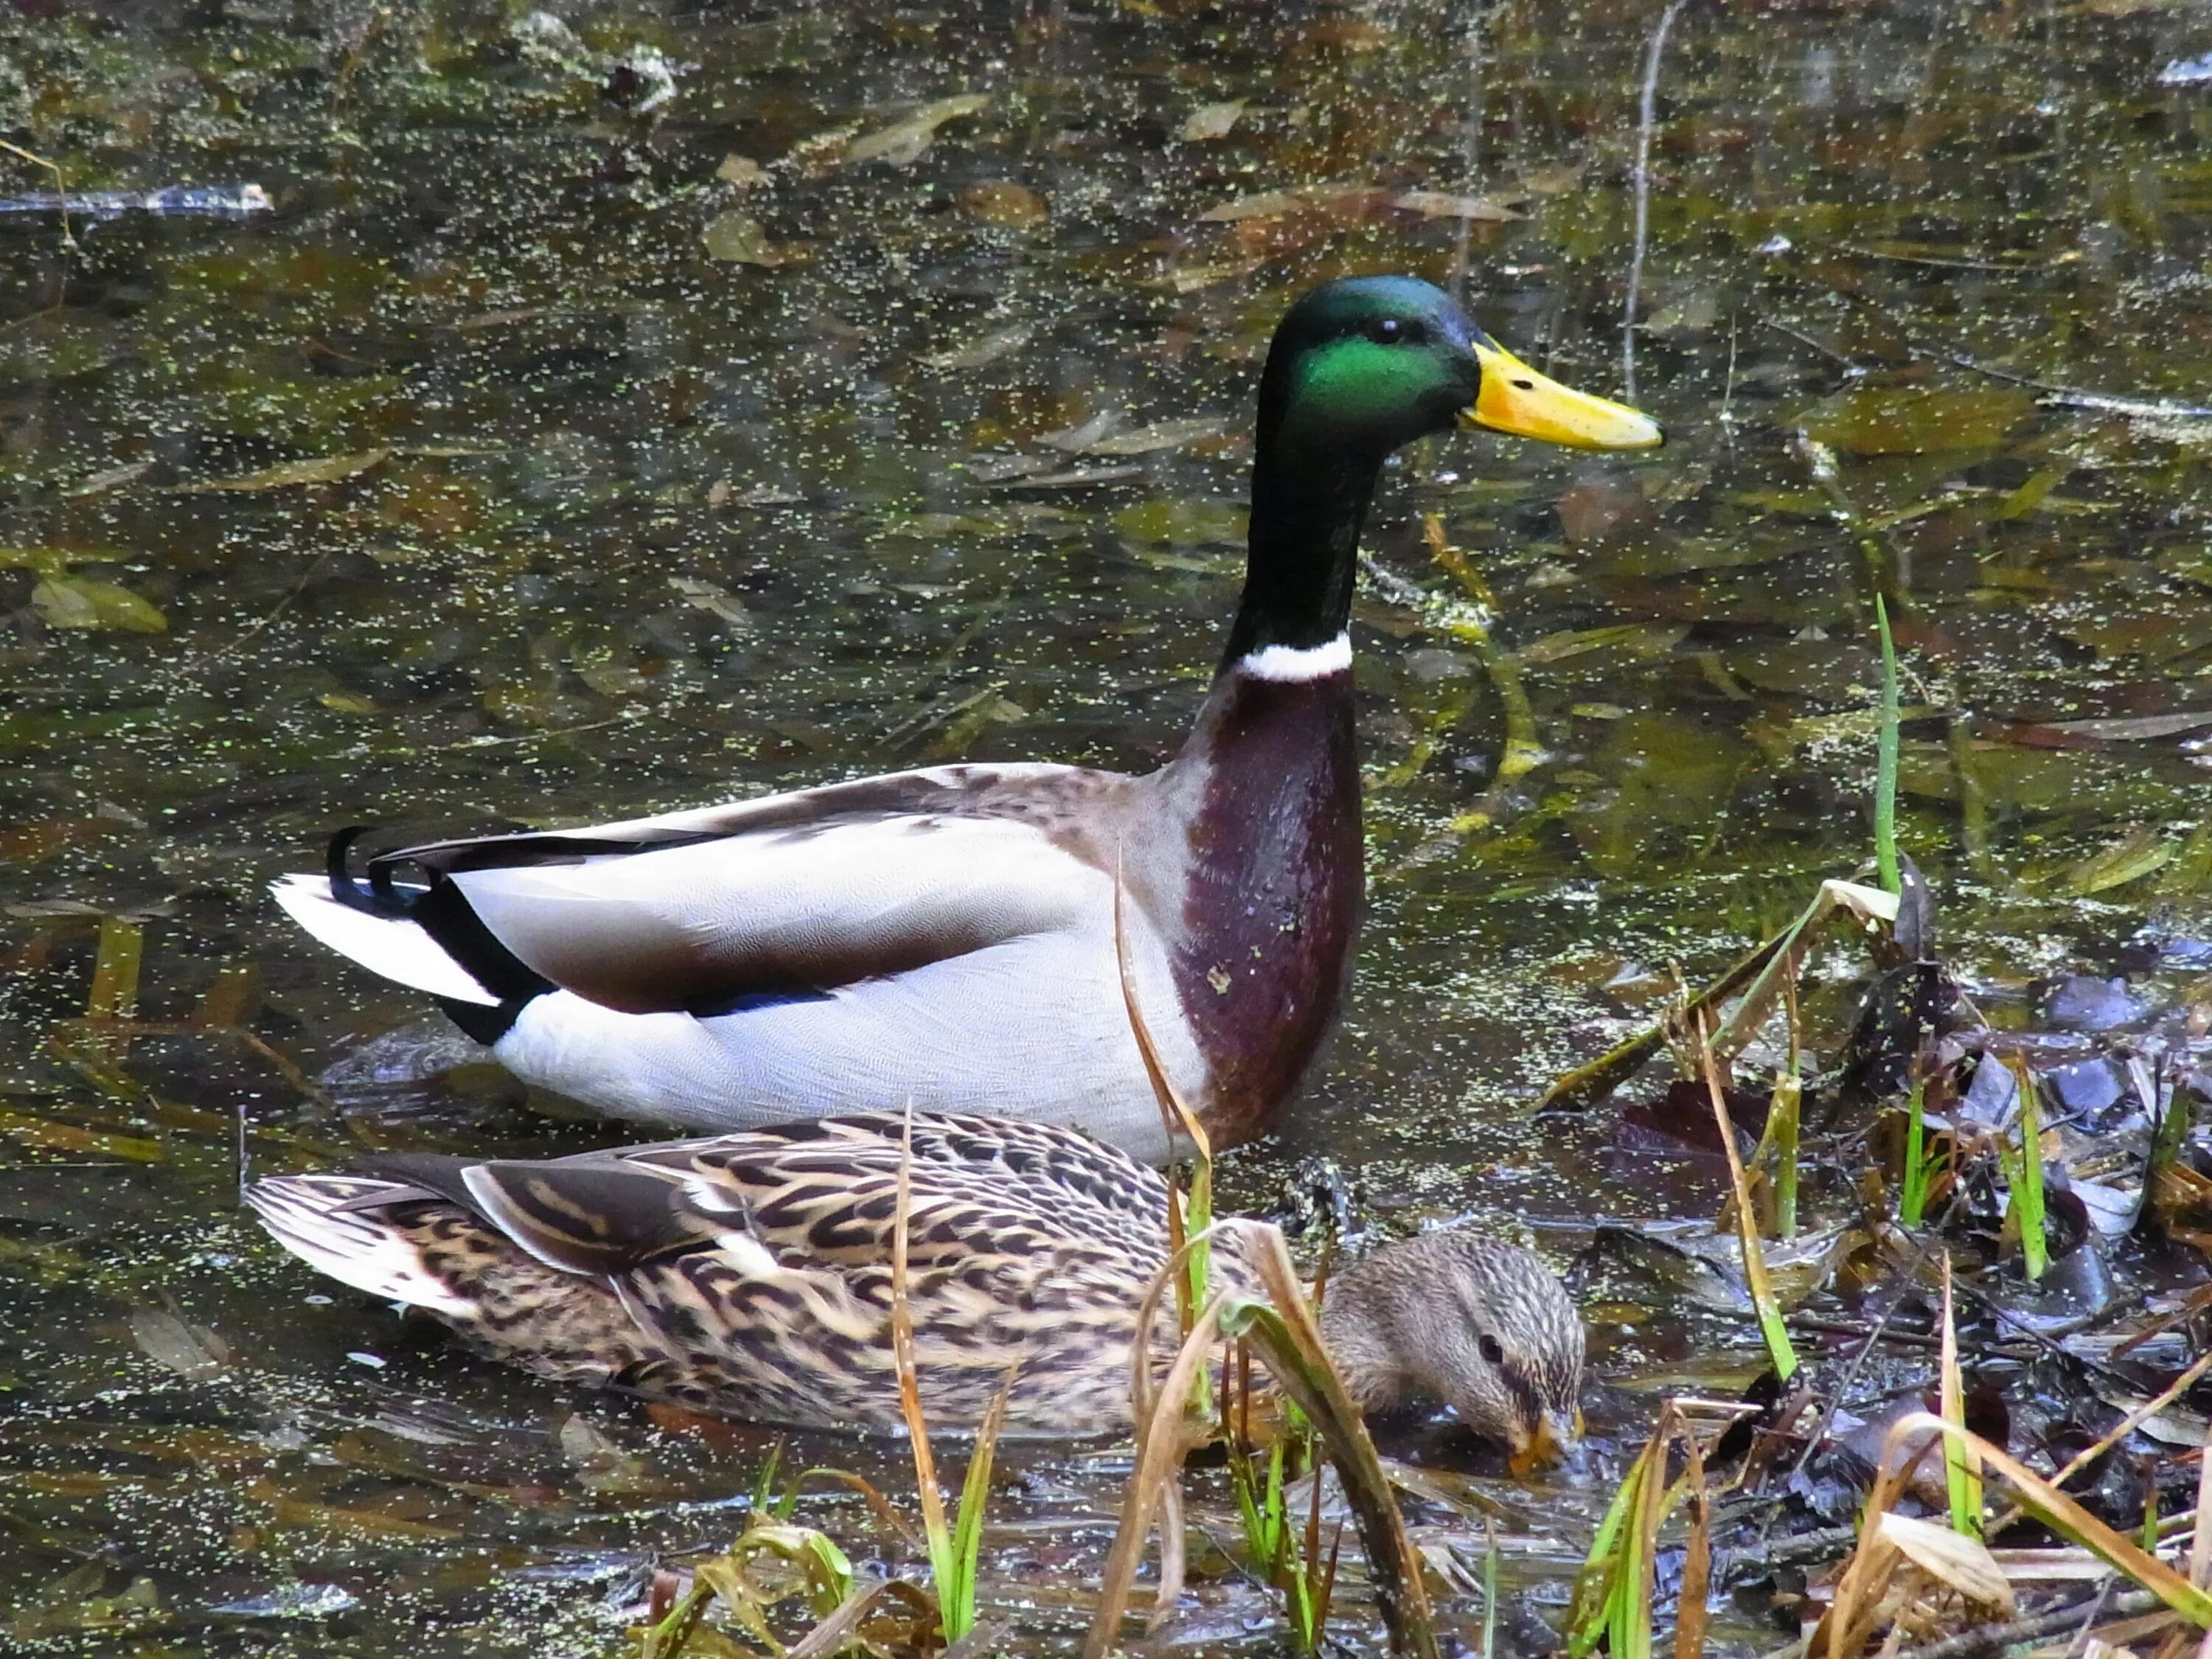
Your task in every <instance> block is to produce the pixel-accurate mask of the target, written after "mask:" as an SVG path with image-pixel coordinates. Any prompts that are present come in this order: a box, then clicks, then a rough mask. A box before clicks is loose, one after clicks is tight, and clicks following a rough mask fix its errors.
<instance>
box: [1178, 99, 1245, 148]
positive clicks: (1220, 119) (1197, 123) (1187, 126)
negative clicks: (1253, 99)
mask: <svg viewBox="0 0 2212 1659" xmlns="http://www.w3.org/2000/svg"><path fill="white" fill-rule="evenodd" d="M1248 102H1249V100H1247V99H1243V98H1231V99H1229V100H1226V101H1225V102H1223V103H1218V104H1200V106H1198V107H1197V108H1196V109H1194V110H1193V111H1192V112H1190V113H1189V115H1188V116H1187V117H1185V118H1184V120H1183V124H1182V125H1181V126H1180V127H1177V128H1176V137H1178V138H1180V139H1182V141H1183V142H1184V143H1192V144H1202V143H1206V141H1207V140H1209V139H1212V138H1226V137H1228V136H1229V135H1230V133H1231V131H1232V130H1234V129H1235V127H1236V125H1237V122H1238V121H1240V120H1242V119H1243V116H1244V106H1245V105H1246V103H1248Z"/></svg>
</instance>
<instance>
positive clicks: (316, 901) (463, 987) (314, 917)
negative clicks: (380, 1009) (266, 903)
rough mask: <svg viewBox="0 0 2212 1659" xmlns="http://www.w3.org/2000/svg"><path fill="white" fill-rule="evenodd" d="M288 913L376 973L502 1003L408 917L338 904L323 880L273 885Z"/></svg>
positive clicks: (445, 993) (440, 993) (432, 990)
mask: <svg viewBox="0 0 2212 1659" xmlns="http://www.w3.org/2000/svg"><path fill="white" fill-rule="evenodd" d="M269 890H270V893H272V894H274V895H275V896H276V902H277V903H279V904H281V905H282V906H283V907H284V914H285V915H288V916H289V917H291V918H292V920H293V921H296V922H298V923H299V924H300V926H301V927H304V928H306V929H307V931H308V932H309V933H312V934H313V935H314V936H315V938H316V939H318V940H319V941H320V942H321V943H323V944H325V945H329V946H330V947H331V950H333V951H337V953H338V954H339V955H340V956H343V957H352V958H353V959H354V960H355V961H356V962H357V963H360V964H361V965H362V967H364V968H366V969H368V971H369V972H371V973H372V974H381V975H383V976H384V977H385V978H386V979H388V980H392V981H395V982H397V983H398V984H401V985H405V986H409V987H412V988H413V989H415V990H417V991H427V992H428V993H429V994H430V995H432V996H434V997H447V998H449V999H451V1000H453V1001H455V1002H476V1003H481V1004H483V1006H485V1007H487V1008H496V1007H497V1006H499V999H498V998H497V997H495V996H494V995H493V994H491V993H490V992H489V991H487V990H485V989H484V987H483V986H482V985H480V984H478V983H477V977H476V975H474V974H471V972H469V970H468V969H465V968H464V967H462V966H461V964H460V963H458V962H455V961H454V960H453V957H449V956H447V954H446V951H445V948H444V947H443V946H442V945H440V944H439V943H438V942H437V941H436V940H435V939H432V938H431V937H430V936H429V935H428V933H424V932H423V931H422V929H421V928H420V927H416V925H415V924H414V923H413V922H411V921H408V920H406V918H404V916H376V915H370V914H369V913H368V911H366V910H356V909H354V908H351V907H350V906H348V905H343V904H340V903H339V902H337V900H336V899H334V898H332V897H331V889H330V884H329V882H328V881H327V880H326V879H325V878H323V877H321V876H285V877H283V878H281V879H279V880H276V881H273V882H271V883H270V884H269Z"/></svg>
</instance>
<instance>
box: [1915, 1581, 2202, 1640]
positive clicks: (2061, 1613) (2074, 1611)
mask: <svg viewBox="0 0 2212 1659" xmlns="http://www.w3.org/2000/svg"><path fill="white" fill-rule="evenodd" d="M2110 1588H2111V1580H2109V1579H2108V1580H2106V1583H2105V1585H2104V1588H2103V1589H2100V1591H2099V1593H2098V1595H2097V1596H2096V1597H2095V1599H2094V1600H2093V1601H2089V1602H2087V1603H2086V1604H2085V1603H2082V1602H2080V1601H2076V1602H2075V1603H2074V1604H2073V1605H2072V1606H2071V1607H2061V1608H2059V1609H2058V1610H2057V1612H2056V1613H2037V1614H2036V1615H2035V1616H2034V1617H2033V1618H2030V1619H2015V1620H2012V1621H2011V1622H2010V1623H2008V1624H2002V1625H1984V1626H1982V1627H1981V1628H1980V1629H1979V1630H1970V1631H1966V1632H1963V1633H1962V1634H1960V1635H1957V1636H1953V1637H1948V1638H1945V1639H1944V1640H1942V1641H1941V1642H1930V1643H1929V1644H1928V1645H1927V1646H1925V1647H1919V1648H1907V1649H1905V1650H1904V1652H1902V1653H1900V1654H1899V1656H1898V1659H1980V1656H1982V1655H1984V1654H1991V1653H1998V1652H2002V1650H2004V1649H2006V1648H2008V1647H2015V1646H2018V1645H2019V1644H2021V1643H2024V1642H2033V1641H2038V1640H2040V1639H2041V1638H2044V1637H2045V1636H2056V1635H2057V1634H2058V1632H2061V1631H2063V1630H2069V1629H2075V1628H2077V1627H2080V1626H2082V1625H2084V1623H2085V1622H2086V1623H2088V1624H2094V1623H2095V1622H2097V1621H2098V1620H2100V1619H2101V1618H2103V1617H2105V1616H2106V1615H2107V1614H2109V1615H2111V1616H2112V1618H2115V1619H2130V1618H2133V1617H2135V1616H2136V1615H2137V1614H2139V1613H2155V1612H2156V1611H2158V1609H2159V1608H2160V1607H2161V1606H2162V1605H2164V1604H2163V1603H2161V1602H2160V1601H2159V1599H2158V1597H2156V1596H2155V1595H2152V1594H2151V1593H2150V1592H2149V1591H2148V1590H2130V1591H2129V1592H2128V1593H2127V1594H2126V1595H2116V1596H2113V1597H2112V1599H2111V1600H2110V1601H2106V1595H2105V1591H2106V1590H2109V1589H2110ZM2085 1605H2086V1607H2087V1620H2084V1618H2083V1608H2084V1607H2085Z"/></svg>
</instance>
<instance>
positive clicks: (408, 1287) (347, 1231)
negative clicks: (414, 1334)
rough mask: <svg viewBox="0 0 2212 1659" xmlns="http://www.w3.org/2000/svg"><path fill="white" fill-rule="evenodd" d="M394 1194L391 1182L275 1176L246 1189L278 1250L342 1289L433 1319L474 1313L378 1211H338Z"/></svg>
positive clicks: (345, 1177)
mask: <svg viewBox="0 0 2212 1659" xmlns="http://www.w3.org/2000/svg"><path fill="white" fill-rule="evenodd" d="M390 1190H392V1183H391V1182H386V1181H369V1180H365V1179H362V1178H361V1177H359V1176H271V1177H270V1178H269V1179H268V1180H266V1181H257V1182H254V1183H253V1184H252V1186H251V1187H248V1188H246V1202H247V1203H248V1204H250V1205H252V1206H253V1209H254V1212H255V1213H256V1214H257V1215H258V1216H259V1217H260V1218H261V1225H263V1226H264V1227H266V1228H267V1229H268V1230H269V1232H270V1237H273V1238H274V1239H276V1242H277V1243H279V1244H282V1245H283V1247H284V1248H285V1249H288V1250H289V1251H291V1253H292V1254H293V1255H296V1256H298V1257H299V1258H300V1259H301V1261H304V1262H306V1263H307V1265H308V1266H309V1267H313V1268H314V1269H315V1270H316V1271H317V1272H319V1273H328V1274H329V1275H330V1276H331V1278H332V1279H337V1281H338V1282H339V1283H340V1284H341V1285H352V1286H353V1287H354V1289H356V1290H357V1291H368V1293H369V1295H371V1296H376V1297H384V1298H386V1300H388V1301H392V1302H404V1303H406V1304H408V1305H409V1306H410V1307H415V1308H427V1309H428V1310H430V1311H431V1312H433V1313H442V1314H453V1315H455V1316H459V1317H467V1316H471V1315H472V1314H474V1313H475V1311H476V1309H475V1306H474V1304H471V1302H469V1301H468V1300H467V1299H466V1298H465V1297H462V1296H460V1295H459V1294H457V1293H456V1292H455V1291H454V1290H453V1287H452V1286H451V1285H447V1283H446V1282H445V1281H444V1280H443V1279H439V1278H438V1277H437V1276H436V1275H435V1274H434V1273H431V1272H430V1271H429V1269H428V1267H425V1266H424V1265H423V1261H422V1253H421V1252H420V1251H418V1250H417V1249H416V1248H415V1247H414V1245H412V1244H410V1243H408V1241H407V1239H406V1238H405V1237H404V1235H402V1234H401V1233H400V1232H399V1231H398V1229H397V1228H395V1227H393V1226H392V1225H391V1224H390V1223H389V1222H387V1221H385V1220H384V1219H382V1218H380V1217H379V1216H378V1215H377V1214H376V1212H374V1211H373V1210H348V1209H342V1208H340V1207H339V1206H342V1205H344V1204H346V1203H349V1202H350V1201H351V1200H355V1199H358V1198H363V1197H367V1196H368V1195H370V1194H374V1193H376V1192H378V1191H390Z"/></svg>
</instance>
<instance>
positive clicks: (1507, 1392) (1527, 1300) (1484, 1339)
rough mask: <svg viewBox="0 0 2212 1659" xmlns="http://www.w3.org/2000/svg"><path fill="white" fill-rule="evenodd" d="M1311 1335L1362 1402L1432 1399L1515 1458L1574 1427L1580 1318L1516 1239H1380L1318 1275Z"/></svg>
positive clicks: (1577, 1423)
mask: <svg viewBox="0 0 2212 1659" xmlns="http://www.w3.org/2000/svg"><path fill="white" fill-rule="evenodd" d="M1322 1335H1323V1337H1324V1339H1325V1340H1327V1342H1328V1349H1329V1354H1330V1357H1331V1358H1334V1360H1335V1361H1336V1364H1337V1369H1338V1370H1339V1371H1340V1372H1341V1373H1342V1375H1343V1376H1344V1380H1345V1383H1346V1387H1347V1389H1350V1390H1351V1392H1352V1397H1353V1400H1354V1402H1355V1403H1356V1404H1358V1406H1359V1407H1361V1408H1362V1409H1363V1410H1369V1411H1372V1410H1375V1409H1377V1408H1380V1407H1388V1406H1392V1405H1395V1404H1397V1403H1399V1402H1400V1401H1403V1400H1406V1399H1407V1398H1410V1397H1411V1396H1413V1395H1426V1396H1428V1397H1430V1398H1431V1399H1435V1400H1439V1401H1443V1403H1444V1404H1446V1405H1448V1406H1449V1407H1452V1409H1453V1410H1454V1411H1455V1412H1456V1413H1458V1414H1459V1417H1460V1419H1461V1420H1462V1422H1464V1423H1465V1424H1466V1425H1468V1427H1469V1428H1471V1429H1473V1430H1474V1431H1476V1432H1477V1433H1479V1434H1482V1435H1485V1436H1487V1437H1490V1438H1492V1439H1494V1440H1497V1441H1498V1442H1499V1443H1502V1444H1503V1445H1504V1446H1505V1447H1506V1449H1508V1450H1510V1452H1511V1453H1512V1454H1513V1455H1514V1458H1515V1461H1516V1463H1520V1462H1525V1461H1527V1460H1529V1459H1532V1458H1534V1457H1536V1456H1539V1455H1543V1454H1545V1453H1546V1452H1547V1451H1548V1450H1552V1449H1565V1447H1567V1446H1569V1445H1571V1444H1572V1443H1573V1442H1574V1441H1575V1440H1576V1439H1577V1437H1578V1436H1579V1435H1580V1433H1581V1415H1580V1413H1579V1411H1578V1410H1577V1405H1576V1398H1577V1395H1579V1394H1580V1392H1581V1390H1582V1377H1583V1322H1582V1316H1581V1314H1580V1313H1579V1312H1577V1310H1576V1308H1575V1304H1574V1301H1573V1299H1572V1298H1571V1297H1569V1296H1568V1294H1567V1291H1566V1287H1565V1285H1561V1284H1560V1283H1559V1278H1558V1276H1557V1275H1556V1274H1554V1273H1553V1272H1552V1270H1551V1269H1550V1268H1549V1267H1546V1266H1545V1265H1544V1263H1543V1261H1542V1260H1541V1258H1539V1257H1538V1256H1537V1255H1535V1254H1534V1252H1533V1251H1530V1250H1525V1249H1522V1248H1521V1247H1520V1246H1519V1245H1517V1244H1508V1243H1503V1242H1501V1241H1499V1240H1498V1239H1494V1238H1485V1237H1482V1236H1481V1235H1480V1234H1478V1233H1472V1232H1467V1231H1460V1230H1457V1229H1452V1230H1447V1231H1437V1232H1431V1233H1424V1234H1422V1235H1421V1236H1419V1237H1417V1238H1410V1239H1407V1240H1404V1241H1402V1242H1401V1243H1394V1244H1389V1245H1386V1246H1384V1247H1383V1249H1378V1250H1376V1252H1374V1254H1372V1255H1369V1256H1366V1257H1364V1258H1363V1259H1362V1260H1360V1261H1356V1262H1354V1263H1352V1265H1351V1266H1350V1267H1347V1268H1346V1269H1344V1270H1343V1271H1342V1272H1341V1273H1339V1274H1338V1275H1337V1276H1336V1278H1335V1279H1334V1280H1333V1281H1332V1282H1331V1283H1330V1285H1329V1286H1328V1295H1327V1297H1326V1298H1325V1299H1324V1301H1323V1303H1322Z"/></svg>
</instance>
